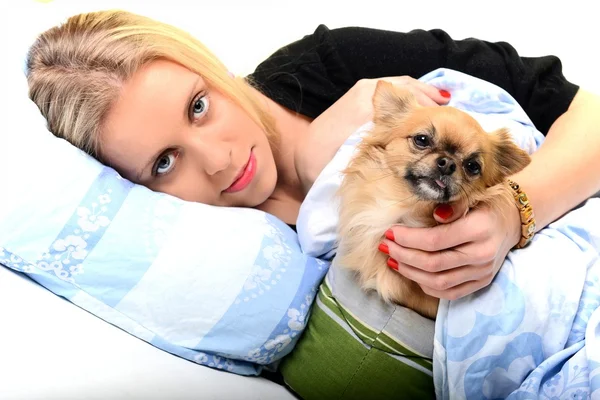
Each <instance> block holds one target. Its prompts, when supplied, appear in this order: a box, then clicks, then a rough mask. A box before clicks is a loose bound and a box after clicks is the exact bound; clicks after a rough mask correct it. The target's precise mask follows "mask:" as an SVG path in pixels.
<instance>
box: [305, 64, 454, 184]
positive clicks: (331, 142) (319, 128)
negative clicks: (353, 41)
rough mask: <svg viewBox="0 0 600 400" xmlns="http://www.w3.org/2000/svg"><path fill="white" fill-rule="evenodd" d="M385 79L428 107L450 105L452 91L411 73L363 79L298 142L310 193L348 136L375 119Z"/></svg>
mask: <svg viewBox="0 0 600 400" xmlns="http://www.w3.org/2000/svg"><path fill="white" fill-rule="evenodd" d="M379 80H385V81H387V82H391V83H393V84H394V85H398V86H402V87H403V88H405V89H407V90H409V91H410V92H411V93H413V95H414V96H415V97H416V98H417V101H418V102H419V103H420V104H421V105H424V106H437V105H442V104H447V103H448V101H449V100H450V93H448V92H446V91H444V90H442V91H440V90H438V89H437V88H436V87H434V86H432V85H429V84H426V83H423V82H421V81H418V80H416V79H414V78H411V77H409V76H398V77H384V78H379V79H362V80H360V81H358V82H357V83H356V84H355V85H354V86H353V87H352V88H351V89H350V90H348V92H346V94H344V95H343V96H342V97H341V98H340V99H338V100H337V101H336V102H335V103H334V104H333V105H332V106H331V107H329V108H328V109H327V110H325V112H323V113H322V114H321V115H319V117H317V118H316V119H315V120H313V121H312V122H311V124H310V128H309V132H308V135H304V136H303V137H302V138H301V139H300V142H299V143H298V145H297V150H296V154H295V160H296V165H297V170H298V171H299V173H300V180H301V181H302V185H303V187H304V190H305V191H306V192H307V191H308V190H309V189H310V187H311V186H312V184H313V182H314V181H315V179H316V178H317V176H319V174H320V173H321V171H322V170H323V168H325V165H327V163H329V162H330V161H331V159H332V158H333V156H334V155H335V153H336V152H337V150H338V149H339V148H340V146H341V145H342V144H343V143H344V141H346V139H347V138H348V137H349V136H350V135H351V134H352V133H354V132H355V131H356V130H357V129H358V128H360V127H361V126H362V125H364V124H365V123H367V122H369V121H371V120H372V119H373V95H374V94H375V87H376V86H377V81H379Z"/></svg>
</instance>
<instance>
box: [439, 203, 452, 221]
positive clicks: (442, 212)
mask: <svg viewBox="0 0 600 400" xmlns="http://www.w3.org/2000/svg"><path fill="white" fill-rule="evenodd" d="M434 213H435V215H437V216H438V217H440V218H441V219H448V218H450V217H451V216H452V214H453V213H454V210H452V206H451V205H450V204H440V205H439V206H437V207H436V208H435V211H434Z"/></svg>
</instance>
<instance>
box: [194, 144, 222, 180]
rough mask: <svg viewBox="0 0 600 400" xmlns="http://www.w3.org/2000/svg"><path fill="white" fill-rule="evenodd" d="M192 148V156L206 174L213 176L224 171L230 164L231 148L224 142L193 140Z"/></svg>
mask: <svg viewBox="0 0 600 400" xmlns="http://www.w3.org/2000/svg"><path fill="white" fill-rule="evenodd" d="M193 149H194V150H193V153H194V154H193V155H192V157H194V158H195V161H196V163H197V165H198V166H199V167H200V168H202V169H203V170H204V171H205V172H206V174H207V175H210V176H213V175H215V174H217V173H219V172H221V171H224V170H226V169H227V168H228V167H229V165H230V164H231V148H230V147H229V146H227V145H226V144H225V143H218V142H216V141H211V142H210V143H207V142H205V141H195V143H194V144H193Z"/></svg>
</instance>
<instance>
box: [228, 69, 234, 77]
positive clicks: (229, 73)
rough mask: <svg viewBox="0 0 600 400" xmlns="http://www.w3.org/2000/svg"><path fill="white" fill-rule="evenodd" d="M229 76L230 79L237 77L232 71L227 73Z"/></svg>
mask: <svg viewBox="0 0 600 400" xmlns="http://www.w3.org/2000/svg"><path fill="white" fill-rule="evenodd" d="M227 75H229V77H230V78H235V75H234V74H233V72H231V71H227Z"/></svg>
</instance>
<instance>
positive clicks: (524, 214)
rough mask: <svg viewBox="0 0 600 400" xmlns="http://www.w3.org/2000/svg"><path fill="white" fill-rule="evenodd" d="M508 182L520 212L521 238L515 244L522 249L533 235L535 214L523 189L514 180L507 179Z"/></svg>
mask: <svg viewBox="0 0 600 400" xmlns="http://www.w3.org/2000/svg"><path fill="white" fill-rule="evenodd" d="M508 184H509V186H510V188H511V189H512V191H513V196H514V197H515V204H516V205H517V208H518V209H519V214H521V240H519V243H517V245H516V246H515V248H516V249H522V248H523V247H525V246H527V245H528V244H529V242H531V239H533V235H535V215H534V214H533V208H532V207H531V203H530V202H529V198H528V197H527V195H526V194H525V192H524V191H522V190H521V188H520V187H519V185H518V184H517V183H516V182H513V181H511V180H510V179H509V180H508Z"/></svg>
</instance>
